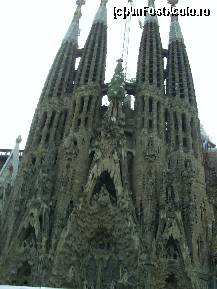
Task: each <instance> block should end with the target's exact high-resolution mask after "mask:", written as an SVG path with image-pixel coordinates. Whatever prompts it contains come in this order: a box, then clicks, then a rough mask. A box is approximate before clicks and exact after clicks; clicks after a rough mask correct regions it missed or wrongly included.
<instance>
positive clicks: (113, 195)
mask: <svg viewBox="0 0 217 289" xmlns="http://www.w3.org/2000/svg"><path fill="white" fill-rule="evenodd" d="M103 186H104V187H105V188H106V190H107V191H108V193H109V198H110V201H111V204H112V205H115V206H116V205H117V191H116V188H115V184H114V181H113V179H112V178H111V176H110V174H109V173H108V171H103V172H102V173H101V175H100V176H99V177H98V178H97V180H96V184H95V186H94V188H93V193H92V198H93V197H94V196H95V195H99V194H100V193H101V189H102V188H103ZM92 198H91V199H92Z"/></svg>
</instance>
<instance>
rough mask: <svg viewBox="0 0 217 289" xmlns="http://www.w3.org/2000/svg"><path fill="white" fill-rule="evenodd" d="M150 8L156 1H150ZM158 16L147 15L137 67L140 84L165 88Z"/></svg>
mask: <svg viewBox="0 0 217 289" xmlns="http://www.w3.org/2000/svg"><path fill="white" fill-rule="evenodd" d="M148 4H149V7H152V8H154V7H155V6H154V0H149V3H148ZM162 53H163V51H162V43H161V38H160V32H159V26H158V19H157V16H151V15H150V14H148V15H146V17H145V22H144V27H143V33H142V39H141V43H140V50H139V59H138V66H137V80H138V83H143V82H146V83H149V84H151V85H152V84H153V85H156V86H157V87H159V88H160V87H161V88H162V87H163V78H164V76H163V69H164V68H163V58H162Z"/></svg>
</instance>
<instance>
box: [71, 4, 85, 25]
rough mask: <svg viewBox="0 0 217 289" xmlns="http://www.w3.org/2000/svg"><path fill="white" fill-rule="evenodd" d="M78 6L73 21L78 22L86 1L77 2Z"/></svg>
mask: <svg viewBox="0 0 217 289" xmlns="http://www.w3.org/2000/svg"><path fill="white" fill-rule="evenodd" d="M76 4H77V8H76V10H75V13H74V17H73V21H75V22H78V21H79V19H80V18H81V16H82V14H81V7H82V5H84V4H85V0H77V1H76Z"/></svg>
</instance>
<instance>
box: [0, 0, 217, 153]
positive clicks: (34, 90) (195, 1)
mask: <svg viewBox="0 0 217 289" xmlns="http://www.w3.org/2000/svg"><path fill="white" fill-rule="evenodd" d="M75 2H76V1H75V0H19V1H17V0H7V1H3V0H2V1H0V35H1V46H0V83H1V90H0V91H1V92H0V93H1V94H0V95H1V96H0V97H1V112H0V134H1V138H0V148H12V147H13V146H14V144H15V139H16V137H17V136H18V135H19V134H21V135H22V138H23V142H22V144H21V147H22V148H24V145H25V142H26V138H27V136H28V131H29V127H30V124H31V120H32V117H33V114H34V110H35V108H36V105H37V102H38V99H39V96H40V93H41V90H42V87H43V84H44V82H45V79H46V76H47V74H48V71H49V68H50V66H51V65H52V62H53V59H54V57H55V55H56V52H57V50H58V48H59V46H60V44H61V41H62V39H63V37H64V35H65V33H66V31H67V29H68V26H69V24H70V22H71V19H72V17H73V13H74V10H75ZM135 2H136V7H138V8H142V7H143V6H147V1H143V0H137V1H135ZM99 3H100V0H86V5H85V6H83V7H82V14H83V16H82V18H81V21H80V27H81V36H80V38H79V44H80V47H82V46H83V45H84V42H85V40H86V38H87V35H88V33H89V29H90V26H91V23H92V20H93V18H94V15H95V12H96V10H97V8H98V6H99ZM155 3H156V6H157V7H163V6H167V3H166V0H165V1H162V0H156V1H155ZM124 5H127V0H125V1H124V0H119V1H115V0H109V1H108V59H107V73H106V80H107V81H108V80H109V79H110V78H111V76H112V74H113V70H114V67H115V65H116V59H117V58H119V57H120V56H121V50H122V40H123V34H124V20H122V19H118V20H114V17H113V7H114V6H118V7H123V6H124ZM187 6H189V7H192V8H198V9H199V8H209V9H211V13H212V14H211V16H210V17H205V16H204V17H180V24H181V28H182V32H183V35H184V40H185V44H186V47H187V51H188V56H189V59H190V64H191V68H192V73H193V78H194V83H195V89H196V96H197V102H198V110H199V117H200V120H201V123H202V124H203V125H204V127H205V130H206V131H207V134H208V135H209V136H210V137H211V139H212V140H213V141H214V142H216V143H217V129H216V124H217V112H216V109H217V96H216V69H217V57H216V51H217V41H216V31H215V30H216V27H217V2H216V1H213V0H206V1H203V0H191V1H189V0H180V1H179V5H178V7H180V8H181V7H187ZM169 23H170V19H169V17H159V24H160V31H161V38H162V42H163V46H164V48H167V45H168V39H169ZM131 32H132V33H131V36H130V41H131V43H130V47H129V59H128V62H129V64H128V72H129V78H134V77H135V73H136V63H137V57H138V49H139V42H140V38H141V33H142V30H141V29H140V28H139V24H138V19H137V18H133V19H132V27H131Z"/></svg>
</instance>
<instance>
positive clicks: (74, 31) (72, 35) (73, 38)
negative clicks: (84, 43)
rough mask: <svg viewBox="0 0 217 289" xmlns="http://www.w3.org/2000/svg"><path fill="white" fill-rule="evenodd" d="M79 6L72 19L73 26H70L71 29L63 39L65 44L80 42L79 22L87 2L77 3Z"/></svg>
mask: <svg viewBox="0 0 217 289" xmlns="http://www.w3.org/2000/svg"><path fill="white" fill-rule="evenodd" d="M76 4H77V8H76V11H75V13H74V17H73V19H72V22H71V25H70V26H69V29H68V31H67V33H66V35H65V37H64V39H63V42H67V41H69V42H75V43H77V42H78V35H79V32H80V30H79V20H80V18H81V16H82V14H81V7H82V5H84V4H85V1H84V0H77V2H76Z"/></svg>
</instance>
